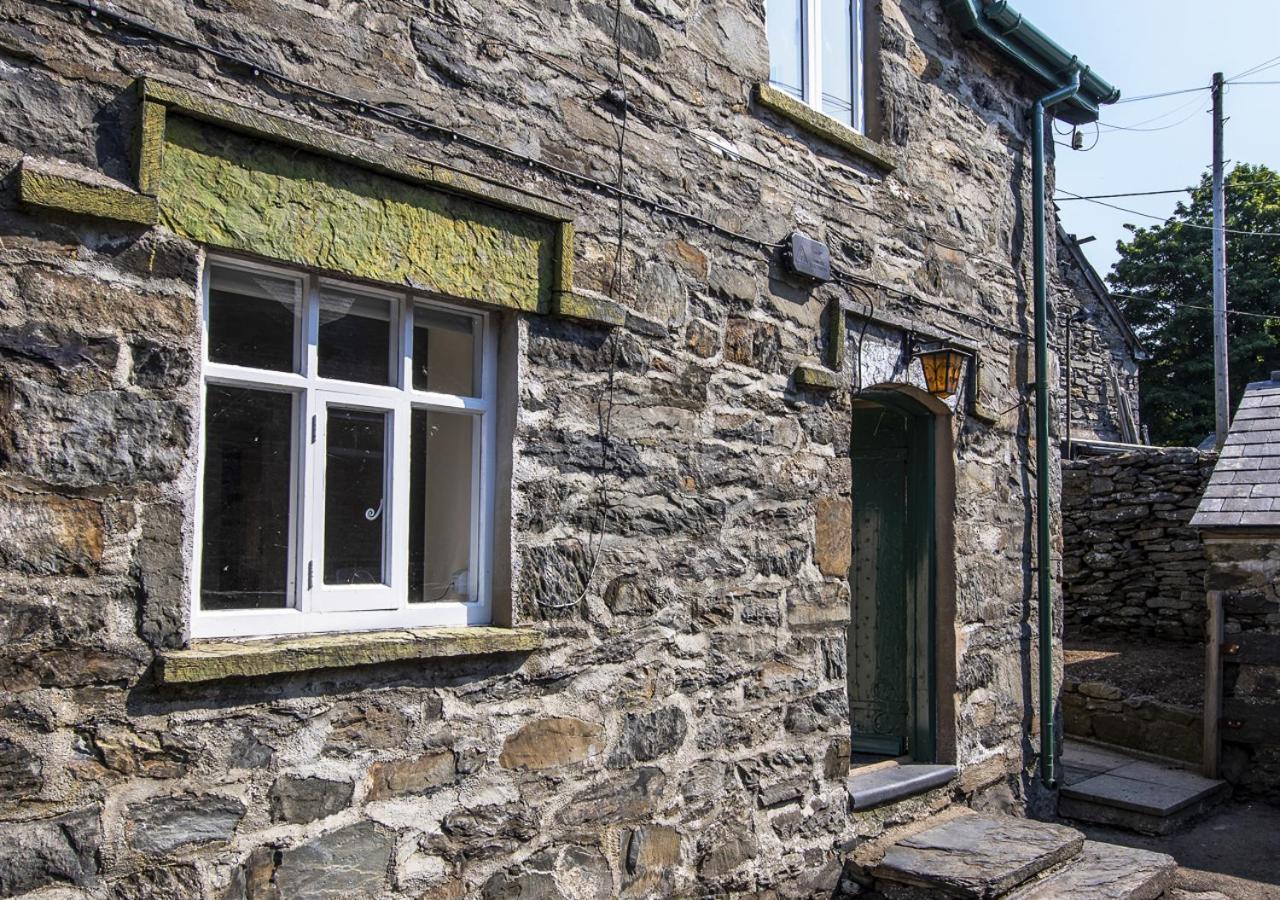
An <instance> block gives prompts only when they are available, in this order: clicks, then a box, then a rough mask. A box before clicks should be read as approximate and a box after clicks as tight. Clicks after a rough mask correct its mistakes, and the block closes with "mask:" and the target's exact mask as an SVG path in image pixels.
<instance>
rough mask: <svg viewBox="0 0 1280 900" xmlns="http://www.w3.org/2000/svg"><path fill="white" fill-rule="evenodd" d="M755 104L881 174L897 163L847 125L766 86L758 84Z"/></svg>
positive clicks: (885, 152)
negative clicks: (870, 164) (877, 169)
mask: <svg viewBox="0 0 1280 900" xmlns="http://www.w3.org/2000/svg"><path fill="white" fill-rule="evenodd" d="M755 95H756V102H757V103H758V104H760V105H761V106H763V107H764V108H765V109H767V110H770V111H771V112H774V113H776V114H777V115H779V116H782V117H783V118H784V119H787V120H788V121H790V122H792V123H794V124H795V125H797V126H798V127H800V128H802V129H803V130H805V131H807V132H809V133H810V134H812V135H814V136H815V137H819V138H821V139H823V140H825V141H828V142H829V143H832V144H835V145H836V146H838V147H841V148H842V149H844V150H847V151H848V152H849V153H851V154H853V155H854V156H856V157H858V158H859V159H862V160H864V161H866V162H869V163H872V164H873V165H875V166H876V167H877V168H879V169H882V170H883V171H885V172H886V173H887V172H892V171H893V170H894V169H895V168H897V165H898V162H897V159H896V158H895V154H894V152H893V151H892V150H890V149H889V148H888V147H885V146H884V145H883V144H880V143H877V142H876V141H873V140H871V139H870V138H868V137H867V136H866V135H863V134H859V133H858V132H856V131H854V130H853V129H852V128H850V127H849V126H848V125H845V124H844V123H842V122H837V121H836V120H835V119H833V118H831V117H830V116H824V115H823V114H822V113H820V112H818V111H817V110H816V109H814V108H813V107H812V106H809V105H808V104H807V103H804V102H802V101H800V100H797V99H796V98H795V97H792V96H791V95H790V94H785V93H783V92H782V91H780V90H778V89H777V88H775V87H773V86H772V85H769V84H757V85H756V90H755Z"/></svg>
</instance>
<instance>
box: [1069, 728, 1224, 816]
mask: <svg viewBox="0 0 1280 900" xmlns="http://www.w3.org/2000/svg"><path fill="white" fill-rule="evenodd" d="M1063 767H1064V772H1065V773H1066V781H1067V784H1066V786H1065V787H1063V788H1062V791H1061V793H1060V795H1059V798H1058V814H1059V815H1060V816H1063V817H1064V818H1068V819H1076V820H1078V821H1082V822H1095V823H1098V824H1103V825H1112V826H1115V827H1117V828H1125V829H1128V830H1130V831H1136V832H1139V833H1141V834H1169V833H1171V832H1173V831H1175V830H1177V829H1178V828H1181V827H1182V826H1184V825H1185V824H1186V823H1187V822H1188V821H1190V820H1191V819H1193V818H1195V817H1197V816H1199V815H1202V814H1203V813H1205V812H1207V811H1208V810H1209V809H1211V808H1212V807H1213V806H1215V805H1217V804H1218V803H1219V802H1220V801H1221V800H1223V799H1224V798H1225V797H1226V796H1227V795H1228V794H1229V793H1230V787H1229V786H1228V785H1227V783H1226V782H1224V781H1218V780H1215V779H1209V778H1204V777H1203V776H1200V775H1197V774H1196V773H1195V772H1189V771H1187V770H1186V769H1181V768H1178V767H1176V766H1172V765H1161V764H1159V763H1153V762H1146V761H1143V760H1135V759H1133V758H1131V757H1127V756H1124V755H1122V754H1119V753H1113V752H1111V751H1107V750H1103V749H1100V748H1097V747H1089V746H1086V745H1081V744H1077V743H1074V742H1071V741H1068V742H1067V746H1066V749H1065V752H1064V753H1063Z"/></svg>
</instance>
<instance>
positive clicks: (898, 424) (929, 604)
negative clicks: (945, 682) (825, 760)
mask: <svg viewBox="0 0 1280 900" xmlns="http://www.w3.org/2000/svg"><path fill="white" fill-rule="evenodd" d="M865 396H866V395H864V397H865ZM872 396H874V399H872V400H867V399H860V400H859V401H857V402H856V403H855V405H854V409H853V430H852V437H851V441H850V457H851V461H852V476H853V485H852V496H853V566H852V568H851V570H850V575H849V577H850V582H851V589H852V591H851V603H852V610H851V615H850V621H849V634H848V663H849V665H848V677H849V710H850V713H849V714H850V725H851V730H852V744H853V752H854V753H855V754H857V755H874V756H889V757H902V756H906V757H909V758H910V759H911V760H912V761H914V762H935V761H936V757H937V747H936V737H935V736H936V733H937V704H936V688H935V684H936V678H935V670H934V660H935V640H934V635H935V633H936V621H937V613H936V609H937V603H936V593H937V592H936V574H935V573H936V568H937V567H936V559H937V553H936V540H937V538H936V534H935V530H936V529H935V503H936V499H935V498H936V492H937V486H936V475H935V469H936V467H935V458H934V457H935V436H934V435H935V428H934V417H933V416H932V415H931V414H930V413H929V411H928V410H926V409H925V408H923V407H922V406H920V405H919V404H917V403H916V402H914V401H913V400H912V399H911V398H909V397H907V396H904V395H899V394H895V393H893V392H884V396H881V395H879V394H873V395H872Z"/></svg>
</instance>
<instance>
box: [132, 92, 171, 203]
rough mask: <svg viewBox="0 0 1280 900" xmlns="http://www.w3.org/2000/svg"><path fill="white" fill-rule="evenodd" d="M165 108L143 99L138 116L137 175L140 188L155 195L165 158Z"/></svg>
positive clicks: (145, 192)
mask: <svg viewBox="0 0 1280 900" xmlns="http://www.w3.org/2000/svg"><path fill="white" fill-rule="evenodd" d="M164 131H165V108H164V107H163V106H161V105H160V104H159V103H153V102H151V101H150V100H143V101H142V103H141V106H140V110H139V116H138V130H137V134H136V136H135V142H136V146H135V149H134V152H135V153H136V154H137V159H136V161H135V162H136V166H135V169H136V171H135V177H136V178H137V180H138V190H140V191H141V192H142V193H144V194H149V195H152V196H154V195H155V192H156V187H157V183H158V181H159V176H160V171H161V167H162V165H163V160H164Z"/></svg>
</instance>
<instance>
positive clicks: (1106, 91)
mask: <svg viewBox="0 0 1280 900" xmlns="http://www.w3.org/2000/svg"><path fill="white" fill-rule="evenodd" d="M944 5H945V7H946V10H947V11H948V12H950V13H951V14H952V15H954V16H955V17H956V18H957V19H958V20H959V23H960V28H961V30H962V31H963V32H964V33H965V34H967V35H977V36H979V37H982V38H983V39H984V40H985V41H986V42H987V43H989V44H991V45H992V46H993V47H995V48H996V49H997V50H999V51H1000V52H1001V53H1002V54H1003V55H1004V56H1005V58H1006V59H1008V60H1009V61H1010V62H1012V63H1014V64H1015V65H1016V66H1017V67H1018V68H1020V69H1022V70H1023V71H1024V72H1027V73H1028V74H1030V75H1032V76H1034V77H1035V78H1037V79H1038V80H1040V81H1041V82H1043V83H1044V84H1045V85H1047V86H1049V87H1055V88H1056V87H1058V86H1059V85H1061V84H1063V83H1065V82H1066V81H1067V80H1069V79H1070V78H1071V73H1072V72H1079V73H1080V91H1079V92H1078V93H1077V94H1075V95H1073V96H1071V97H1069V98H1068V99H1066V100H1064V101H1062V103H1061V108H1060V109H1059V110H1058V113H1057V117H1058V118H1060V119H1062V120H1063V121H1064V122H1070V123H1071V124H1072V125H1084V124H1086V123H1089V122H1094V121H1097V118H1098V107H1099V106H1100V105H1102V104H1104V103H1115V102H1116V101H1117V100H1119V99H1120V91H1119V89H1118V88H1116V87H1115V86H1113V85H1111V84H1110V83H1108V82H1107V81H1105V80H1104V79H1102V78H1100V77H1099V76H1098V75H1097V74H1096V73H1095V72H1094V71H1093V70H1092V69H1090V68H1089V67H1088V66H1087V65H1085V64H1084V63H1083V62H1082V61H1081V60H1080V58H1079V57H1078V56H1075V55H1074V54H1072V53H1069V52H1067V51H1066V50H1065V49H1063V48H1062V46H1060V45H1059V44H1058V43H1056V42H1055V41H1054V40H1053V39H1052V38H1050V37H1049V36H1048V35H1046V34H1045V33H1044V32H1043V31H1041V30H1040V29H1039V28H1037V27H1036V26H1034V25H1032V24H1031V23H1030V22H1028V21H1027V19H1026V18H1025V17H1024V16H1023V15H1022V14H1021V13H1020V12H1018V11H1017V10H1015V9H1014V8H1013V7H1012V6H1010V5H1009V2H1008V0H944Z"/></svg>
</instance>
